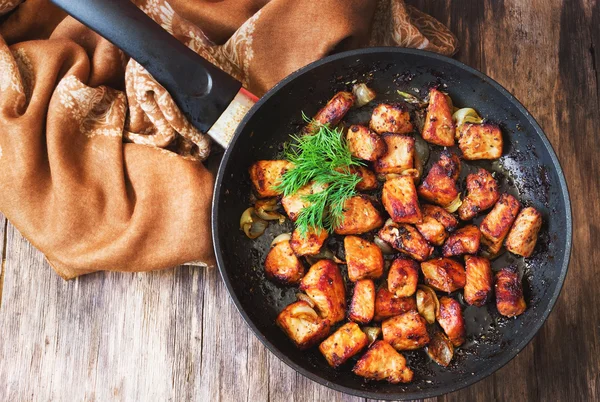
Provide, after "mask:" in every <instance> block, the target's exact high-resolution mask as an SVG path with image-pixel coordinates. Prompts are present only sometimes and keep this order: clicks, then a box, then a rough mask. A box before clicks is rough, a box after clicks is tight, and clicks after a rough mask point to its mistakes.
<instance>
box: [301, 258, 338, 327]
mask: <svg viewBox="0 0 600 402" xmlns="http://www.w3.org/2000/svg"><path fill="white" fill-rule="evenodd" d="M300 290H302V291H304V292H305V293H306V294H307V295H308V296H309V297H310V298H311V299H312V300H313V301H314V302H315V305H316V307H317V310H318V311H319V313H320V314H321V317H323V318H325V319H327V320H329V322H330V323H331V324H332V325H333V324H335V323H336V322H338V321H341V320H343V319H344V317H345V316H346V287H345V286H344V280H343V279H342V274H341V273H340V269H339V268H338V266H337V265H336V264H335V263H334V262H333V261H331V260H320V261H318V262H317V263H315V264H314V265H313V266H312V267H310V269H309V270H308V272H307V273H306V275H305V276H304V278H302V281H301V282H300Z"/></svg>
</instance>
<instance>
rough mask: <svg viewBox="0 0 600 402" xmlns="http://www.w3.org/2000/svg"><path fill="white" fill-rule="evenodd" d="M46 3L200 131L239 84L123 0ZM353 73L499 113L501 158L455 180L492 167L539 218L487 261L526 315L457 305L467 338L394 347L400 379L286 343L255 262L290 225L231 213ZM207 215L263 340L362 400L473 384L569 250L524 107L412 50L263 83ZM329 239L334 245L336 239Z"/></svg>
mask: <svg viewBox="0 0 600 402" xmlns="http://www.w3.org/2000/svg"><path fill="white" fill-rule="evenodd" d="M55 3H57V4H59V5H60V6H61V7H63V8H64V9H65V10H66V11H67V12H69V13H71V14H72V15H74V16H75V18H77V19H79V20H80V21H82V22H84V23H85V24H87V25H89V26H90V27H91V28H92V29H94V30H96V31H98V32H99V33H101V34H102V35H103V36H105V37H106V38H107V39H109V40H111V41H112V42H113V43H115V44H116V45H117V46H119V47H121V48H122V49H123V50H124V51H126V52H127V53H128V54H130V55H131V56H132V57H134V58H135V59H136V60H137V61H138V62H140V63H141V64H142V65H144V66H145V67H146V68H147V69H148V70H149V71H150V72H151V73H152V74H153V75H154V77H155V78H156V79H157V80H158V81H159V82H161V83H162V84H163V85H164V86H165V87H166V88H167V89H168V90H169V91H170V92H171V94H173V96H174V98H175V100H176V102H177V103H178V104H179V106H180V107H181V108H182V110H183V111H184V113H186V114H187V116H188V117H189V118H190V120H191V121H192V122H193V123H194V124H195V125H196V126H197V127H198V128H200V129H201V130H203V131H207V129H208V128H210V127H211V126H212V125H213V123H214V122H215V121H216V120H217V118H218V117H219V115H220V114H221V113H222V112H223V111H224V110H225V108H226V107H227V105H228V103H229V102H230V101H231V99H233V97H234V96H235V95H236V93H237V91H238V90H239V88H240V84H239V83H238V82H236V81H235V80H233V79H232V78H231V77H229V76H228V75H226V74H224V73H222V72H220V71H219V70H217V69H216V68H214V67H213V66H211V65H210V64H209V63H207V62H206V61H204V60H203V59H201V58H200V57H198V56H197V55H195V54H194V53H193V52H191V51H190V50H189V49H187V48H186V47H185V46H183V45H181V44H180V43H179V42H178V41H177V40H175V39H174V38H172V37H170V36H169V35H168V34H166V32H164V31H163V30H162V29H161V28H160V27H159V26H158V25H156V24H154V23H153V22H152V21H151V20H149V18H148V17H146V16H145V15H144V14H143V13H142V12H140V11H139V10H137V9H136V8H135V7H134V6H132V5H131V3H129V2H128V1H126V0H123V1H117V0H112V1H111V0H102V1H99V0H79V1H77V2H71V1H69V0H55ZM354 80H358V81H360V82H368V84H369V86H370V87H372V88H373V89H375V91H376V92H377V93H378V99H377V100H378V101H382V100H397V99H398V97H397V95H396V90H398V89H400V90H409V91H412V92H414V91H415V90H419V91H421V93H425V92H426V91H427V89H428V88H429V87H431V86H432V85H441V86H442V87H443V89H444V90H446V91H447V92H448V93H449V94H450V96H451V97H452V99H453V101H454V103H455V104H456V105H458V106H460V107H465V106H468V107H473V108H475V109H476V110H477V111H478V112H479V113H480V114H481V115H482V116H484V117H487V118H488V119H490V120H493V121H496V122H497V123H499V124H500V125H501V127H502V131H503V134H504V139H505V144H506V145H505V150H504V156H503V157H502V158H501V159H500V161H499V162H494V163H490V162H487V161H479V162H473V163H469V164H467V165H466V168H465V169H464V172H463V178H464V176H465V175H466V174H468V173H469V172H471V171H472V170H473V169H475V168H476V167H480V166H481V167H485V168H486V169H489V170H493V171H495V172H497V175H498V176H497V177H500V185H501V189H502V191H505V192H510V193H513V194H516V195H518V198H519V199H520V200H521V201H522V202H523V203H524V204H527V205H532V206H534V207H536V208H537V209H538V210H540V211H541V213H542V215H543V218H544V225H543V227H542V231H541V233H540V239H539V241H538V245H537V246H536V252H535V254H534V256H532V257H531V258H529V259H526V260H524V259H522V258H516V257H515V256H512V255H509V253H505V254H504V255H503V256H502V257H500V258H498V259H496V260H494V261H493V269H494V270H497V269H499V268H502V267H504V266H506V265H508V264H516V265H517V266H518V267H519V270H520V272H521V274H522V276H523V283H524V290H525V298H526V300H527V303H528V308H527V310H526V311H525V313H524V314H522V315H521V316H519V317H518V318H515V319H507V318H503V317H500V316H499V315H498V313H497V311H496V308H495V306H494V304H493V303H492V304H488V305H487V306H486V307H483V308H476V307H470V306H464V315H465V321H466V326H467V342H466V343H465V344H464V345H463V346H462V347H460V348H459V349H457V351H456V353H455V358H454V360H453V362H452V364H451V365H450V367H448V368H442V367H440V366H438V365H437V364H435V363H433V362H432V361H430V360H429V358H427V357H426V355H425V353H424V352H423V351H422V350H421V351H413V352H408V353H404V354H405V356H406V357H407V360H408V364H409V366H410V367H411V368H413V370H414V371H415V380H414V382H412V383H410V384H406V385H391V384H388V383H383V382H365V381H363V380H362V379H361V378H359V377H357V376H355V375H354V374H352V372H351V370H350V369H351V363H350V364H347V365H346V366H343V367H341V368H340V369H338V370H335V369H332V368H330V367H329V366H328V365H327V363H326V362H325V359H324V358H323V357H322V356H321V355H320V353H319V352H318V351H317V350H311V351H308V352H301V351H299V350H298V349H296V348H295V346H293V345H292V343H291V342H290V341H289V340H288V339H287V337H286V336H285V335H284V334H283V332H282V331H281V330H280V329H279V328H277V326H276V325H275V323H274V322H275V317H276V316H277V314H278V313H279V312H280V311H281V310H282V309H283V307H285V306H286V305H288V304H289V303H291V302H293V301H295V293H296V289H294V288H286V287H280V286H277V285H275V284H273V283H271V282H269V281H268V280H266V279H265V277H264V274H263V268H262V266H263V262H264V258H265V256H266V253H267V251H268V249H269V244H270V242H271V240H272V239H273V238H274V237H275V236H276V235H277V234H279V233H282V232H287V231H290V230H291V226H289V225H288V226H286V225H282V226H280V225H275V224H272V225H270V227H269V228H268V230H267V232H266V233H265V234H264V235H263V236H262V237H260V238H259V239H258V240H249V239H248V238H246V237H245V236H244V235H243V234H242V233H241V232H240V230H239V218H240V215H241V213H242V211H244V209H246V208H247V207H248V206H249V205H250V194H251V191H252V190H251V185H250V180H249V177H248V174H247V169H248V167H249V166H250V165H251V164H252V163H253V162H254V161H256V160H259V159H274V158H276V157H277V155H278V153H279V152H280V146H281V144H282V143H283V142H285V141H286V140H288V135H289V134H290V133H295V132H297V131H298V129H299V128H300V127H301V126H302V119H301V111H304V112H305V113H306V114H307V115H313V114H314V113H315V112H316V111H317V110H318V109H319V108H320V107H321V106H322V105H323V104H324V103H325V102H326V101H327V100H328V99H329V98H330V97H331V96H332V95H333V94H334V93H335V92H337V91H340V90H348V89H349V88H351V86H352V82H353V81H354ZM368 114H369V110H368V108H367V109H366V110H363V111H353V112H351V113H350V114H349V115H348V116H347V118H346V120H347V121H349V122H359V121H365V120H368V117H367V116H368ZM221 142H223V141H221ZM437 151H439V150H438V149H435V148H434V149H433V152H434V153H435V152H437ZM431 159H433V160H435V159H436V158H435V157H433V158H431ZM430 163H431V162H430ZM212 217H213V221H212V230H213V240H214V247H215V254H216V256H217V263H218V266H219V269H220V271H221V275H222V277H223V280H224V282H225V284H226V286H227V289H228V290H229V293H230V294H231V298H232V299H233V301H234V303H235V305H236V306H237V308H238V309H239V311H240V313H241V314H242V316H243V317H244V319H245V320H246V322H247V323H248V325H249V326H250V327H251V328H252V330H253V331H254V333H255V334H256V336H257V337H258V338H259V339H260V340H261V342H263V344H265V346H267V348H269V350H271V352H273V353H274V354H275V355H277V356H278V357H279V358H280V359H282V360H283V361H284V362H285V363H287V364H288V365H289V366H291V367H292V368H294V369H295V370H296V371H298V372H300V373H301V374H303V375H305V376H307V377H309V378H311V379H312V380H314V381H317V382H319V383H321V384H324V385H326V386H328V387H331V388H334V389H336V390H339V391H343V392H347V393H350V394H354V395H359V396H363V397H368V398H381V399H419V398H427V397H432V396H436V395H440V394H443V393H447V392H451V391H455V390H458V389H460V388H462V387H465V386H468V385H470V384H473V383H475V382H477V381H479V380H481V379H482V378H484V377H486V376H488V375H490V374H491V373H493V372H494V371H496V370H498V369H499V368H500V367H502V366H503V365H504V364H506V363H507V362H508V361H510V360H511V359H512V358H513V357H514V356H515V355H516V354H517V353H519V351H520V350H521V349H523V348H524V347H525V346H526V345H527V343H528V342H529V341H530V340H531V339H532V338H533V337H534V335H535V334H536V333H537V331H538V330H539V329H540V327H541V326H542V325H543V323H544V321H545V320H546V318H547V317H548V315H549V314H550V311H551V310H552V307H553V306H554V303H555V302H556V299H557V298H558V295H559V293H560V289H561V287H562V284H563V281H564V279H565V275H566V273H567V267H568V262H569V256H570V250H571V232H572V222H571V209H570V203H569V195H568V191H567V186H566V183H565V178H564V176H563V172H562V169H561V167H560V165H559V162H558V160H557V158H556V154H555V153H554V151H553V150H552V147H551V145H550V143H549V142H548V140H547V138H546V137H545V135H544V133H543V132H542V129H541V128H540V127H539V125H538V124H537V123H536V122H535V120H534V119H533V118H532V117H531V115H530V114H529V112H527V110H526V109H525V108H524V107H523V106H522V105H521V104H520V103H519V102H518V101H517V100H516V99H515V98H514V97H513V96H512V95H510V94H509V93H508V92H507V91H506V90H505V89H504V88H502V87H501V86H500V85H499V84H497V83H496V82H494V81H493V80H492V79H490V78H489V77H487V76H485V75H484V74H482V73H480V72H478V71H476V70H474V69H472V68H470V67H468V66H465V65H464V64H462V63H459V62H457V61H455V60H453V59H449V58H447V57H443V56H440V55H437V54H433V53H429V52H424V51H419V50H412V49H400V48H370V49H360V50H354V51H350V52H345V53H340V54H337V55H334V56H330V57H327V58H325V59H322V60H319V61H317V62H314V63H312V64H310V65H308V66H306V67H304V68H302V69H300V70H299V71H297V72H295V73H293V74H291V75H290V76H288V77H287V78H285V79H284V80H283V81H281V82H280V83H279V84H277V85H276V86H275V87H274V88H273V89H271V90H270V91H269V92H268V93H267V94H266V95H265V96H263V97H262V98H261V99H260V100H259V101H258V102H257V103H256V105H255V106H254V107H253V108H252V109H251V110H250V112H249V113H248V114H247V115H246V116H245V118H244V119H243V121H242V122H241V123H240V124H239V127H238V128H237V130H236V132H235V135H234V138H233V140H232V141H231V143H230V144H229V146H228V147H227V148H226V150H225V154H224V156H223V158H222V161H221V165H220V168H219V173H218V177H217V181H216V186H215V193H214V200H213V215H212ZM330 246H331V247H333V248H334V249H335V248H336V247H338V244H337V243H336V241H335V239H333V240H332V241H331V243H330ZM459 299H460V297H459ZM557 347H558V345H557Z"/></svg>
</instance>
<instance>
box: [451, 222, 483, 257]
mask: <svg viewBox="0 0 600 402" xmlns="http://www.w3.org/2000/svg"><path fill="white" fill-rule="evenodd" d="M480 238H481V232H480V231H479V229H478V228H477V226H475V225H468V226H465V227H464V228H460V229H458V230H457V231H456V232H454V233H452V234H451V235H450V237H449V238H448V240H446V243H444V247H443V248H442V253H443V254H444V257H451V256H453V255H461V254H475V253H477V250H479V239H480Z"/></svg>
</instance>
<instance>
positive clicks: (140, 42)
mask: <svg viewBox="0 0 600 402" xmlns="http://www.w3.org/2000/svg"><path fill="white" fill-rule="evenodd" d="M51 1H52V2H53V3H54V4H56V5H57V6H59V7H60V8H62V9H63V10H64V11H66V12H67V13H68V14H70V15H72V16H73V17H74V18H75V19H77V20H79V21H80V22H81V23H83V24H85V25H87V26H88V27H90V28H91V29H92V30H94V31H96V32H97V33H99V34H100V35H102V36H103V37H104V38H106V39H107V40H109V41H110V42H112V43H113V44H114V45H116V46H117V47H119V48H121V49H122V50H123V51H124V52H125V53H127V54H128V55H129V56H131V57H132V58H133V59H135V60H136V61H137V62H138V63H139V64H141V65H142V66H144V68H146V70H148V72H149V73H150V74H152V76H153V77H154V78H155V79H156V80H157V81H158V82H159V83H160V84H161V85H162V86H163V87H165V89H166V90H167V91H168V92H169V93H170V94H171V96H172V97H173V99H174V101H175V103H177V105H178V106H179V108H180V109H181V111H182V112H183V113H184V114H185V115H186V117H187V118H188V119H189V121H190V122H191V123H192V124H193V125H194V126H195V127H196V128H198V129H199V130H200V131H202V132H204V133H209V135H211V136H216V137H217V138H215V139H216V140H217V142H219V143H221V145H224V146H226V145H227V142H228V141H229V139H230V138H222V137H223V134H222V133H220V132H219V130H217V128H215V129H213V130H211V132H209V130H210V129H211V127H213V125H214V124H215V122H217V120H218V119H219V117H221V116H222V115H223V113H224V112H225V111H226V109H227V108H228V106H230V104H231V103H232V100H233V99H234V98H236V95H238V92H240V88H241V86H242V84H241V83H240V82H239V81H237V80H236V79H234V78H233V77H231V76H230V75H229V74H227V73H225V72H223V71H221V70H220V69H218V68H217V67H215V66H214V65H212V64H211V63H209V62H208V61H207V60H205V59H204V58H202V57H201V56H199V55H198V54H196V53H195V52H194V51H192V50H191V49H189V48H188V47H187V46H185V45H184V44H183V43H181V42H180V41H178V40H177V39H176V38H175V37H173V36H171V35H170V34H169V33H168V32H167V31H165V30H164V29H162V27H161V26H160V25H158V24H157V23H156V22H154V21H153V20H152V19H151V18H150V17H148V16H147V15H146V14H145V13H144V12H143V11H142V10H140V9H139V8H137V7H136V6H135V4H133V3H132V2H131V1H129V0H51ZM245 92H246V93H248V92H247V91H245ZM248 94H249V93H248ZM250 96H252V95H251V94H250ZM254 99H256V98H254ZM246 111H247V109H246ZM221 121H223V119H221ZM238 123H239V121H238ZM235 125H237V124H235ZM222 126H223V124H221V125H220V126H219V127H222ZM229 126H231V124H229ZM231 134H232V133H229V135H226V136H230V135H231ZM213 138H214V137H213Z"/></svg>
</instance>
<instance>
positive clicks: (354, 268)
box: [344, 236, 383, 282]
mask: <svg viewBox="0 0 600 402" xmlns="http://www.w3.org/2000/svg"><path fill="white" fill-rule="evenodd" d="M344 249H345V250H346V264H347V265H348V278H350V280H351V281H352V282H356V281H358V280H360V279H365V278H372V279H377V278H379V277H380V276H381V275H382V274H383V254H382V252H381V249H380V248H379V247H377V245H376V244H375V243H371V242H369V241H366V240H364V239H361V238H360V237H357V236H346V237H345V238H344Z"/></svg>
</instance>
